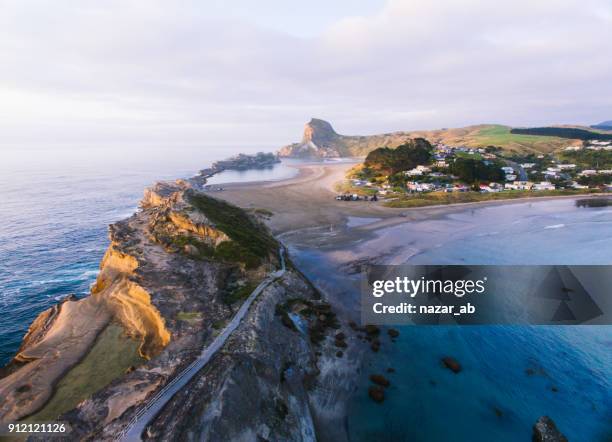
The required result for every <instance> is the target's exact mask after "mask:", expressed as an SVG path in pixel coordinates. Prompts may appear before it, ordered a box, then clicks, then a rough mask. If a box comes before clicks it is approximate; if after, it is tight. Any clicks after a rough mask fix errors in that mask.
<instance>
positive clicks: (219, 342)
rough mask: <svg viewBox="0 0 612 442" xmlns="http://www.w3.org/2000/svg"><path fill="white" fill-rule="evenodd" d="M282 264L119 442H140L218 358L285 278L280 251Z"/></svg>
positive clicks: (140, 413) (170, 383) (161, 391)
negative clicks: (255, 306)
mask: <svg viewBox="0 0 612 442" xmlns="http://www.w3.org/2000/svg"><path fill="white" fill-rule="evenodd" d="M280 261H281V269H280V270H278V271H276V272H274V273H272V274H270V275H269V276H268V277H267V278H266V279H264V280H263V281H262V282H261V283H260V284H259V285H258V286H257V287H256V288H255V290H253V292H252V293H251V294H250V295H249V297H248V298H247V300H246V301H244V303H243V304H242V306H240V309H239V310H238V312H237V313H236V315H234V317H233V318H232V320H231V321H230V323H229V324H227V326H226V327H225V328H224V329H223V331H222V332H221V333H220V334H219V335H217V337H216V338H215V339H214V340H213V342H212V343H211V344H210V345H209V346H208V347H206V348H204V349H203V350H202V353H201V354H200V356H198V358H197V359H196V360H195V361H193V362H192V363H191V364H189V366H187V367H186V368H185V369H184V370H183V371H182V372H180V373H179V374H178V375H177V376H175V377H174V379H172V381H170V382H169V383H168V384H166V385H165V386H164V388H162V389H161V390H160V391H159V392H158V393H157V394H156V395H155V396H154V397H153V398H151V399H150V400H149V401H148V403H147V404H146V406H144V407H143V408H141V409H140V410H139V411H138V413H136V415H135V416H134V418H133V419H132V420H131V421H130V422H129V423H128V425H127V426H126V427H125V428H124V429H123V431H122V432H121V434H120V435H119V437H118V438H117V439H118V440H122V441H130V442H132V441H140V440H141V438H140V435H141V434H142V432H143V431H144V429H145V428H146V427H147V425H149V423H150V422H151V421H152V420H153V418H155V416H157V414H158V413H159V412H160V411H161V410H162V409H163V408H164V406H165V405H166V404H167V403H168V401H169V400H170V399H172V397H173V396H174V395H175V394H176V393H177V392H178V391H179V390H181V389H182V388H183V387H184V386H185V385H187V383H188V382H189V381H190V380H191V378H193V376H194V375H195V374H196V373H197V372H198V371H200V370H201V369H202V368H203V367H204V366H205V365H206V364H207V363H208V361H210V359H211V358H212V357H213V356H214V354H215V353H216V352H217V351H218V350H219V349H220V348H221V347H223V345H224V344H225V342H226V341H227V338H229V337H230V335H231V334H232V333H233V332H234V330H236V328H238V326H239V325H240V322H241V321H242V320H243V319H244V317H245V315H246V314H247V312H248V311H249V308H250V307H251V304H253V301H255V299H257V297H258V296H259V295H260V294H261V292H262V291H263V290H264V289H265V288H266V287H267V286H268V285H269V284H270V283H271V282H273V281H274V280H276V279H278V278H280V277H282V276H283V275H284V274H285V256H284V250H283V249H282V248H281V250H280Z"/></svg>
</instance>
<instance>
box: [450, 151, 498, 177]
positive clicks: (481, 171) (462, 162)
mask: <svg viewBox="0 0 612 442" xmlns="http://www.w3.org/2000/svg"><path fill="white" fill-rule="evenodd" d="M500 167H501V166H500V165H499V164H497V163H492V164H488V163H485V162H484V161H480V160H477V159H473V158H464V157H459V158H456V159H455V161H454V162H453V163H451V165H450V171H451V173H452V174H453V175H456V176H458V177H459V179H460V180H461V181H465V182H466V183H468V184H473V183H478V182H481V181H483V182H485V181H486V182H491V181H502V180H503V179H504V173H503V171H502V170H501V169H500Z"/></svg>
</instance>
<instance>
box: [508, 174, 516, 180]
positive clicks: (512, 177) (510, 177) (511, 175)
mask: <svg viewBox="0 0 612 442" xmlns="http://www.w3.org/2000/svg"><path fill="white" fill-rule="evenodd" d="M514 180H516V175H514V174H512V173H509V174H507V175H506V181H514Z"/></svg>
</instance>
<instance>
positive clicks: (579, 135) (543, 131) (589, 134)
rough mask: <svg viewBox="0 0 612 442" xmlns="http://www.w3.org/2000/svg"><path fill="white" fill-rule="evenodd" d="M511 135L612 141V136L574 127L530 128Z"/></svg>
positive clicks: (513, 131) (513, 130)
mask: <svg viewBox="0 0 612 442" xmlns="http://www.w3.org/2000/svg"><path fill="white" fill-rule="evenodd" d="M510 132H512V133H513V134H523V135H538V136H554V137H559V138H570V139H574V140H576V139H577V140H601V141H609V140H612V134H605V133H601V132H595V131H590V130H586V129H580V128H576V127H530V128H525V129H512V130H511V131H510Z"/></svg>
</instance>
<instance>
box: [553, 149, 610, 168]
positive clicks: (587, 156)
mask: <svg viewBox="0 0 612 442" xmlns="http://www.w3.org/2000/svg"><path fill="white" fill-rule="evenodd" d="M559 156H560V157H561V159H563V160H566V161H567V162H569V163H575V164H576V165H577V166H579V167H581V168H583V169H612V151H611V150H592V149H580V150H570V151H564V152H561V154H560V155H559Z"/></svg>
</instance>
